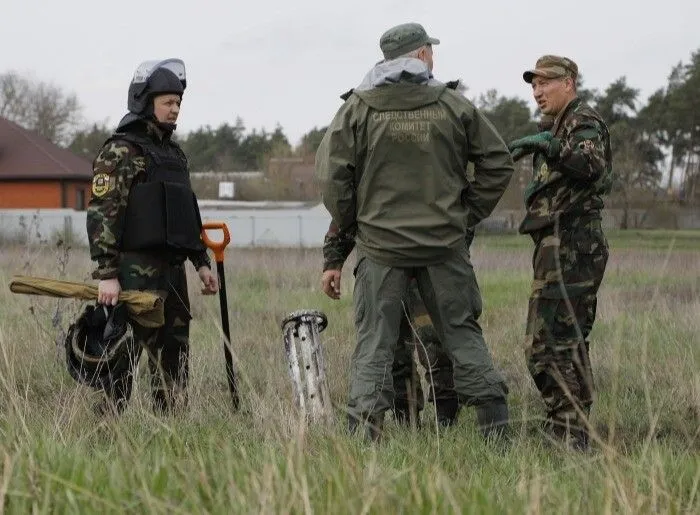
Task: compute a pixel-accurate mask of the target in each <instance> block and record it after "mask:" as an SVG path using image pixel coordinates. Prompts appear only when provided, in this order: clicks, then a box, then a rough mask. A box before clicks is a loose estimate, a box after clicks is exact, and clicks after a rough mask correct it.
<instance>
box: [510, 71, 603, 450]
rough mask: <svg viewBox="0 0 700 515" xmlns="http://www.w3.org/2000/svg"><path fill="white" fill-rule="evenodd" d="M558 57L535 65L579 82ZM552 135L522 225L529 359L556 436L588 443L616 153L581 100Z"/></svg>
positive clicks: (536, 167) (539, 159) (539, 155)
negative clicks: (527, 266)
mask: <svg viewBox="0 0 700 515" xmlns="http://www.w3.org/2000/svg"><path fill="white" fill-rule="evenodd" d="M550 59H551V57H550ZM554 59H555V60H554V61H544V64H543V62H542V61H538V66H537V68H541V67H546V66H549V67H550V69H551V67H552V66H564V67H565V68H566V70H567V71H569V72H570V71H571V69H572V68H573V75H574V79H575V75H576V72H577V69H576V68H575V64H573V63H572V62H571V61H569V60H563V59H564V58H554ZM557 59H560V60H561V61H560V60H557ZM554 69H555V70H556V68H554ZM527 73H528V72H526V75H527ZM526 80H527V77H526ZM551 135H552V136H553V138H552V139H551V141H550V142H549V145H548V148H547V150H546V151H538V152H536V153H535V155H534V157H533V177H532V180H531V182H530V183H529V184H528V186H527V188H526V191H525V204H526V209H527V214H526V216H525V219H524V220H523V222H522V224H521V226H520V232H521V233H526V234H529V235H530V236H531V237H532V239H533V241H534V243H535V250H534V255H533V260H532V264H533V271H534V280H533V283H532V293H531V296H530V301H529V308H528V318H527V330H526V343H525V347H526V356H527V363H528V368H529V371H530V374H531V375H532V378H533V379H534V382H535V385H536V386H537V388H538V389H539V391H540V393H541V394H542V398H543V400H544V402H545V405H546V408H547V417H548V421H549V426H550V428H551V429H552V431H553V432H554V433H555V434H557V435H559V436H567V437H568V436H572V435H573V437H574V438H580V439H582V440H581V441H580V442H579V443H581V444H582V445H585V446H587V433H586V430H585V420H584V417H582V416H581V413H583V414H584V415H587V414H588V412H589V410H590V406H591V403H592V390H593V377H592V371H591V365H590V360H589V342H588V335H589V333H590V332H591V328H592V326H593V322H594V320H595V315H596V304H597V300H596V294H597V292H598V288H599V287H600V284H601V281H602V280H603V274H604V272H605V266H606V263H607V260H608V243H607V240H606V238H605V235H604V234H603V231H602V228H601V210H602V209H603V200H602V195H603V194H605V193H607V192H608V191H609V188H610V184H611V177H612V161H611V156H612V153H611V149H610V138H609V134H608V129H607V127H606V125H605V123H604V121H603V120H602V118H601V117H600V115H599V114H598V113H597V112H596V111H595V110H593V109H592V108H591V107H590V106H588V105H586V104H585V103H584V102H583V101H581V100H580V99H578V98H576V99H574V100H572V101H571V102H570V103H569V104H568V105H567V106H566V107H565V108H564V109H563V111H562V112H561V113H559V115H558V116H557V118H556V120H555V122H554V125H553V127H552V129H551Z"/></svg>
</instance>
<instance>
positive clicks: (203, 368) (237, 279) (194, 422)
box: [0, 232, 700, 513]
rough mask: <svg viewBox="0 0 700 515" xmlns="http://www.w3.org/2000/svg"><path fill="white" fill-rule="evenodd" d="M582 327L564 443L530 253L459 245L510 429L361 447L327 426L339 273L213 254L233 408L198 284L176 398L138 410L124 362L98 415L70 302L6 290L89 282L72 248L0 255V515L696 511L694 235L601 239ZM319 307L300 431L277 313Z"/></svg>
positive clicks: (340, 358) (346, 305)
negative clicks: (122, 388) (307, 424)
mask: <svg viewBox="0 0 700 515" xmlns="http://www.w3.org/2000/svg"><path fill="white" fill-rule="evenodd" d="M610 241H611V247H612V256H611V260H610V263H609V266H608V271H607V275H606V278H605V281H604V286H603V289H602V291H601V294H600V301H599V315H598V319H597V322H596V325H595V327H594V331H593V334H592V338H591V339H592V342H593V343H592V345H593V347H592V361H593V367H594V373H595V381H596V385H597V388H598V394H597V399H596V403H595V405H594V410H593V419H592V422H593V425H594V427H595V428H596V444H595V450H594V452H592V453H590V454H572V453H570V452H567V451H565V450H564V449H561V448H559V447H557V446H556V445H553V444H552V443H550V442H547V441H546V439H545V438H544V437H543V436H542V435H541V434H540V432H539V431H538V427H539V421H540V420H541V416H542V413H543V411H542V404H541V402H540V400H539V397H538V395H537V392H536V391H535V389H534V388H533V385H532V383H531V380H530V378H529V376H528V374H527V369H526V367H525V362H524V356H523V352H522V340H523V332H524V318H525V313H526V304H527V295H528V290H529V281H530V251H531V249H530V244H529V242H528V241H527V239H525V238H522V237H516V236H502V237H492V236H478V237H477V240H476V243H475V246H474V249H473V261H474V265H475V268H476V270H477V275H478V278H479V280H480V285H481V289H482V294H483V297H484V306H485V307H484V315H483V318H482V324H483V328H484V333H485V336H486V339H487V343H488V345H489V346H490V348H491V349H492V352H493V354H494V358H495V361H496V362H497V364H498V366H499V367H500V368H501V369H502V370H503V371H504V373H505V375H506V377H507V379H508V383H509V387H510V391H511V394H510V403H511V414H512V419H513V430H514V439H513V442H512V445H511V446H510V447H509V448H507V449H497V448H493V447H491V446H489V445H487V444H485V443H484V442H482V441H481V439H480V437H479V436H478V434H477V433H478V432H477V431H476V428H475V421H474V414H473V413H472V412H471V411H470V410H463V412H462V413H461V415H460V420H459V423H458V425H457V426H456V427H454V428H452V429H450V430H448V431H442V432H439V431H437V430H436V428H435V426H434V423H432V422H431V421H432V409H431V408H428V409H427V410H426V411H425V412H424V413H423V428H422V429H421V430H420V431H418V432H411V431H408V430H405V429H401V428H398V427H396V426H395V425H394V424H393V423H392V422H391V421H388V422H387V433H388V434H387V438H386V439H385V441H384V443H383V444H382V445H381V446H379V447H374V446H369V445H367V444H365V443H363V442H362V441H360V440H359V439H355V438H350V437H348V436H347V435H346V434H345V432H344V417H343V415H342V414H343V404H344V402H345V399H346V393H347V376H348V373H347V372H348V363H349V359H350V355H351V353H352V348H353V344H354V336H353V327H352V313H351V289H352V280H351V273H350V267H349V266H346V268H345V276H344V278H343V285H342V287H343V297H342V299H341V300H340V301H337V302H334V301H331V300H329V299H327V298H325V297H324V296H323V295H322V294H321V293H320V292H319V278H320V265H321V256H320V251H319V250H298V249H297V250H269V249H253V250H232V251H230V252H228V253H227V258H226V276H227V288H228V292H229V299H228V300H229V308H230V313H229V317H230V322H231V331H232V344H233V347H234V351H235V360H236V364H237V370H238V374H239V384H240V389H241V397H242V409H241V411H240V412H238V413H232V411H231V409H230V400H229V396H228V391H227V386H226V382H225V376H224V364H223V363H224V361H223V350H222V345H221V340H220V316H219V312H218V302H217V301H216V299H215V298H211V297H202V296H200V295H198V293H197V285H196V281H195V280H194V279H195V276H194V275H193V271H192V270H190V274H191V279H192V281H191V282H190V290H191V291H190V296H191V299H192V311H193V316H194V317H195V319H194V321H193V323H192V330H191V376H192V381H191V388H190V405H189V407H188V409H187V410H186V411H185V412H183V413H180V414H177V415H175V416H169V417H158V416H154V415H153V414H152V412H151V410H150V401H149V392H148V382H147V379H148V378H147V370H146V367H145V366H143V365H145V363H141V365H142V366H141V367H140V373H139V377H138V380H137V384H136V390H135V392H134V397H133V399H132V402H131V403H130V405H129V408H128V409H127V411H126V412H125V413H124V415H123V416H122V417H121V418H119V419H116V420H111V419H101V418H98V417H96V416H95V415H93V414H92V411H91V406H92V404H93V403H94V402H95V401H96V400H97V394H96V393H94V392H92V391H91V390H89V389H87V388H85V387H82V386H78V385H76V384H75V383H74V382H73V381H72V380H71V378H70V377H69V375H68V374H67V372H66V371H65V367H64V366H63V355H62V350H61V348H60V345H57V343H59V344H60V342H61V338H62V334H63V333H62V332H63V331H64V330H65V329H66V327H67V325H68V323H69V322H70V321H71V320H72V319H73V318H74V317H75V316H76V315H77V313H78V312H79V311H80V309H81V307H82V305H81V304H80V303H78V302H76V301H71V300H56V299H49V298H44V297H30V296H24V295H14V294H12V293H10V292H9V289H8V288H7V286H6V285H7V284H8V283H9V280H10V277H11V276H12V275H13V274H18V273H24V274H29V275H48V276H53V277H65V278H68V279H74V280H88V278H89V272H90V270H91V264H90V263H89V261H88V258H87V252H86V250H85V249H69V250H66V248H65V247H64V246H55V245H53V246H48V245H47V246H42V247H32V248H22V247H7V246H4V247H3V248H2V249H1V250H0V282H2V283H3V284H4V285H5V286H3V287H2V288H0V460H1V461H2V468H1V469H0V470H2V473H1V474H0V498H2V499H3V502H2V503H0V512H2V511H7V512H8V513H27V512H37V513H44V512H52V513H53V512H57V513H95V512H99V513H123V512H127V513H131V512H133V513H144V512H148V513H240V512H245V513H247V512H261V513H279V512H282V513H290V512H293V513H297V512H305V513H307V512H319V513H404V512H407V513H459V512H462V513H540V512H546V513H573V512H576V513H579V512H580V513H612V512H615V513H652V512H653V513H657V512H662V513H664V512H665V513H697V512H699V511H700V492H699V489H700V454H699V452H700V429H699V428H700V351H699V350H698V344H699V343H700V316H699V314H700V235H698V234H696V233H688V232H678V233H627V234H614V235H611V237H610ZM301 308H317V309H321V310H323V311H324V312H326V313H327V314H328V317H329V320H330V324H329V327H328V329H327V330H326V331H325V332H324V333H322V335H321V337H322V341H323V344H324V348H325V352H326V359H327V362H328V368H329V370H328V374H329V378H330V390H331V396H332V398H333V400H334V402H335V403H336V404H337V406H336V408H337V424H336V425H335V426H333V427H329V428H314V427H312V428H308V429H307V428H304V426H302V425H301V424H300V423H299V421H298V419H297V416H296V413H295V410H294V408H293V406H292V400H291V384H290V382H289V380H288V378H287V376H286V364H285V358H284V352H283V347H282V334H281V331H280V327H279V323H280V321H281V319H282V317H283V316H284V315H285V314H286V313H288V312H290V311H294V310H297V309H301Z"/></svg>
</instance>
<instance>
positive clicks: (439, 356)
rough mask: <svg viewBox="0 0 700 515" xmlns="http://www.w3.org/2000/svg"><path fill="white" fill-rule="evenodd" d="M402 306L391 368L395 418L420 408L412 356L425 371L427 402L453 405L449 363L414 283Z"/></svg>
mask: <svg viewBox="0 0 700 515" xmlns="http://www.w3.org/2000/svg"><path fill="white" fill-rule="evenodd" d="M404 306H405V308H404V313H403V316H402V317H401V326H400V328H399V341H398V343H397V347H396V352H395V353H394V365H393V368H392V376H393V382H394V409H395V415H397V416H400V415H399V414H400V413H405V414H408V412H409V409H414V408H415V412H416V413H417V412H419V411H421V410H422V409H423V407H424V396H423V388H422V386H421V381H420V377H418V374H417V369H416V364H415V360H414V358H413V356H414V352H415V354H417V355H418V360H419V361H420V364H421V365H422V366H423V368H424V369H425V380H426V383H427V384H428V385H430V390H429V392H428V401H429V402H431V401H432V402H434V403H435V404H436V406H439V405H440V404H441V403H450V402H454V403H455V404H456V401H457V394H456V393H455V389H454V378H453V374H454V371H453V369H452V362H451V361H450V357H449V356H448V354H447V352H445V349H444V347H443V345H442V343H441V342H440V339H439V338H438V335H437V331H436V330H435V326H434V325H433V323H432V320H431V319H430V315H429V314H428V311H427V309H426V307H425V303H424V302H423V299H422V298H421V296H420V292H419V291H418V284H417V283H416V281H415V279H414V280H412V281H411V283H410V286H409V290H408V293H407V295H406V299H405V301H404Z"/></svg>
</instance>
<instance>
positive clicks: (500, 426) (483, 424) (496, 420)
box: [476, 402, 508, 439]
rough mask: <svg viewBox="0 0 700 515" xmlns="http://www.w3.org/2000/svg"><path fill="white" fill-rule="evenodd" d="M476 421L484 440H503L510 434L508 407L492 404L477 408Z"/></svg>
mask: <svg viewBox="0 0 700 515" xmlns="http://www.w3.org/2000/svg"><path fill="white" fill-rule="evenodd" d="M476 420H477V422H478V423H479V429H480V430H481V434H482V435H483V436H484V438H487V439H489V438H502V437H504V436H506V435H507V433H508V405H507V404H506V403H505V402H491V403H488V404H482V405H481V406H477V407H476Z"/></svg>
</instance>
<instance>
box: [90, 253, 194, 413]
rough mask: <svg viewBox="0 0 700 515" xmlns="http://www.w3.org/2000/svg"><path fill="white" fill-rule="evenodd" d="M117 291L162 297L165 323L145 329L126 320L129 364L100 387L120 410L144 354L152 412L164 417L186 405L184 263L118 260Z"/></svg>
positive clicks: (136, 257)
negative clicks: (131, 340)
mask: <svg viewBox="0 0 700 515" xmlns="http://www.w3.org/2000/svg"><path fill="white" fill-rule="evenodd" d="M119 283H120V285H121V287H122V289H124V290H127V289H135V290H155V291H157V292H158V293H159V295H161V296H163V297H164V298H165V302H164V315H165V323H164V324H163V326H162V327H158V328H155V329H154V328H146V327H143V326H141V325H139V324H137V323H135V322H133V321H132V322H131V325H132V328H133V331H134V345H133V347H132V349H131V366H130V367H129V369H128V370H127V371H125V372H124V374H122V375H120V376H117V377H111V378H110V383H109V384H105V385H103V389H104V392H105V394H106V397H107V400H108V401H109V402H111V403H113V406H114V407H115V408H116V409H117V411H122V410H123V409H124V408H125V407H126V404H127V403H128V401H129V398H130V397H131V391H132V385H133V381H134V375H135V373H136V369H137V367H138V363H139V359H140V356H141V353H142V352H143V351H145V352H146V355H147V356H148V368H149V371H150V376H151V398H152V402H153V410H154V411H155V412H156V413H163V412H166V411H170V410H172V409H173V408H174V407H175V406H178V405H179V406H183V407H184V406H185V405H186V404H187V392H186V388H187V379H188V375H189V363H188V361H189V360H188V358H189V330H190V320H191V318H192V317H191V315H190V304H189V297H188V293H187V277H186V275H185V267H184V264H171V263H168V262H167V261H163V259H162V258H158V257H154V256H152V255H148V254H142V253H128V254H124V255H123V256H122V262H121V267H120V271H119Z"/></svg>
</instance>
